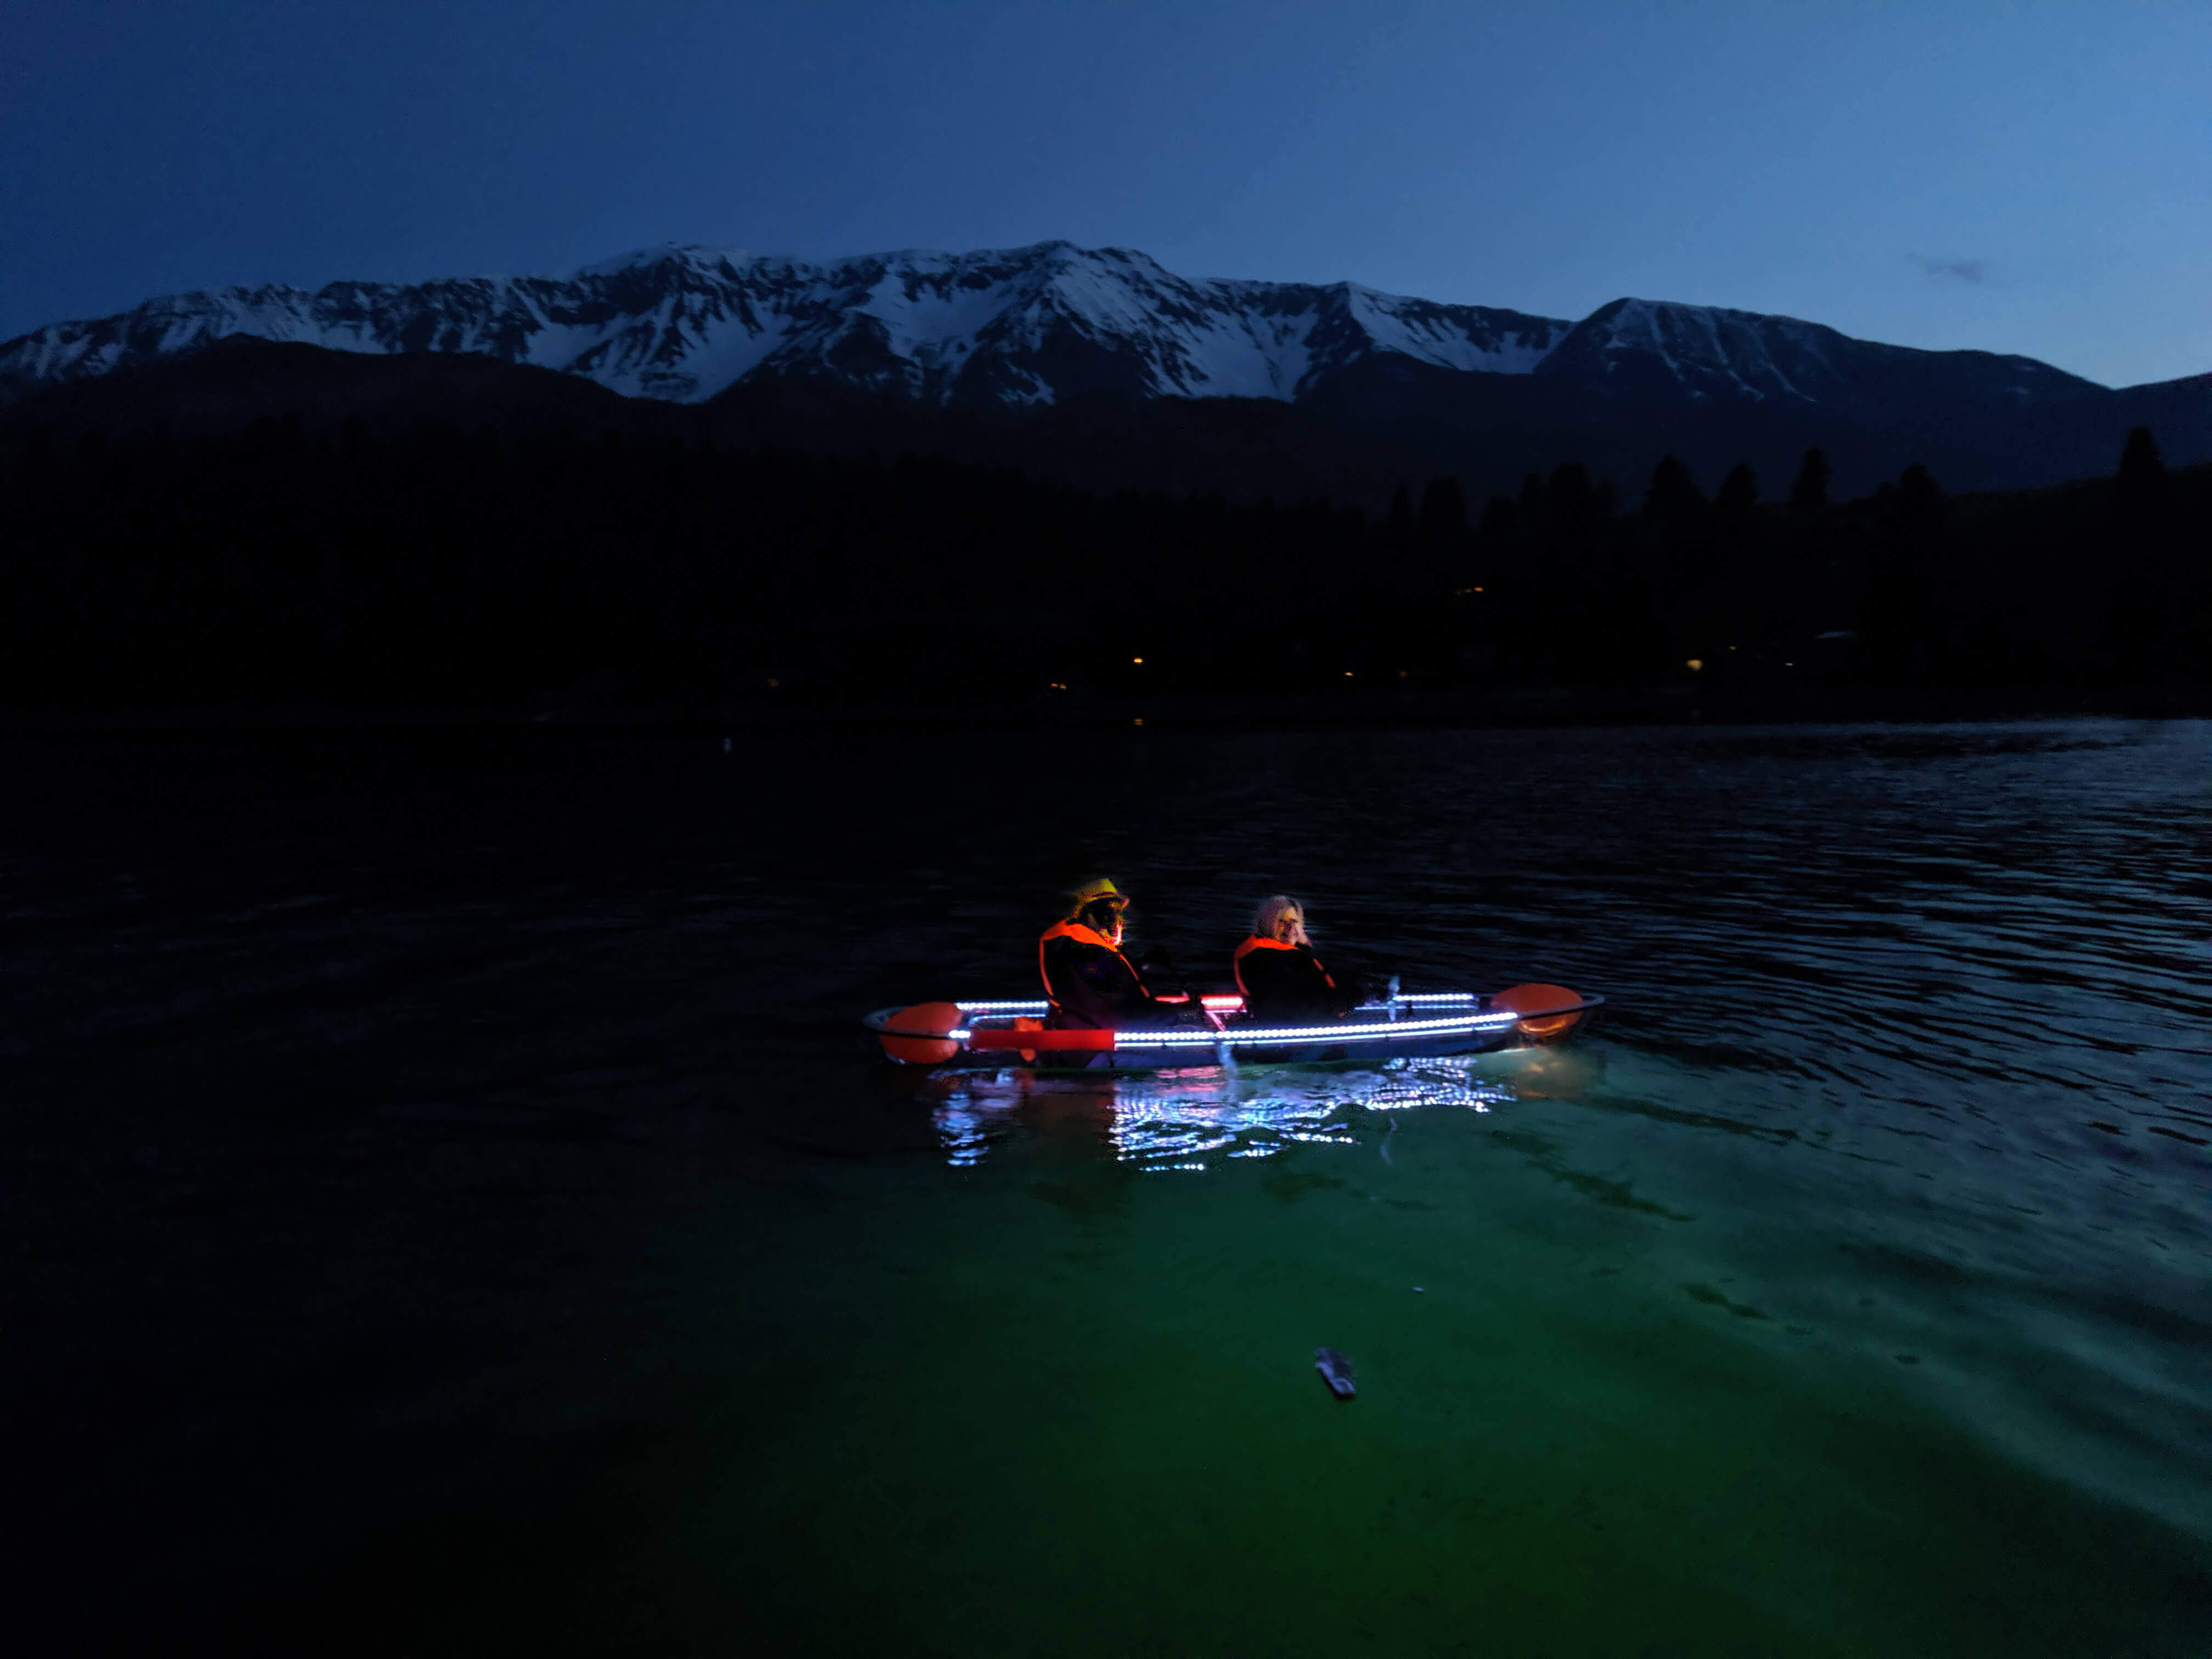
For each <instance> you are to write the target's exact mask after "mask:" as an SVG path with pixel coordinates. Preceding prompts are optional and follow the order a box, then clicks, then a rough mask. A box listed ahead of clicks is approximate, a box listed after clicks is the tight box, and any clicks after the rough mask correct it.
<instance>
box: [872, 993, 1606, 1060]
mask: <svg viewBox="0 0 2212 1659" xmlns="http://www.w3.org/2000/svg"><path fill="white" fill-rule="evenodd" d="M1200 1005H1201V1006H1191V1005H1190V1004H1188V1002H1187V1003H1185V1004H1184V1005H1183V1006H1182V1008H1181V1009H1179V1010H1178V1011H1177V1012H1176V1013H1175V1014H1174V1015H1172V1016H1171V1018H1172V1021H1173V1023H1171V1024H1148V1025H1145V1026H1142V1027H1133V1028H1129V1029H1126V1030H1046V1029H1045V1025H1044V1022H1045V1017H1046V1016H1047V1015H1048V1014H1049V1013H1050V1012H1051V1005H1050V1004H1049V1003H1047V1002H1044V1001H1042V1000H1039V1001H1036V1002H924V1003H917V1004H915V1005H914V1006H911V1007H906V1008H878V1010H877V1011H876V1012H873V1013H872V1014H870V1015H868V1016H867V1018H866V1019H865V1020H864V1021H862V1024H865V1025H866V1027H867V1029H868V1030H871V1031H872V1032H874V1033H875V1034H876V1036H878V1038H879V1039H880V1040H881V1042H882V1043H883V1047H884V1053H885V1054H887V1055H889V1056H890V1058H891V1059H893V1060H897V1061H898V1062H900V1063H901V1064H902V1065H908V1066H942V1067H947V1068H954V1069H957V1068H959V1067H963V1066H1007V1065H1033V1066H1041V1067H1049V1068H1052V1069H1054V1070H1085V1071H1141V1070H1146V1069H1150V1068H1152V1067H1156V1066H1203V1065H1206V1064H1207V1063H1208V1062H1218V1063H1221V1064H1225V1065H1226V1064H1231V1063H1238V1062H1241V1063H1245V1064H1256V1065H1266V1064H1283V1063H1295V1064H1301V1065H1307V1064H1316V1063H1321V1062H1327V1061H1334V1060H1391V1059H1399V1058H1408V1059H1411V1058H1426V1057H1431V1056H1436V1055H1441V1054H1480V1053H1483V1052H1484V1051H1486V1050H1488V1049H1492V1048H1516V1047H1519V1046H1522V1045H1523V1044H1527V1043H1531V1042H1558V1041H1559V1039H1560V1038H1562V1037H1564V1036H1566V1035H1567V1034H1568V1033H1569V1032H1571V1031H1573V1030H1578V1029H1580V1028H1581V1027H1583V1026H1584V1025H1586V1024H1588V1023H1589V1021H1590V1020H1591V1019H1593V1018H1595V1016H1596V1012H1597V1011H1598V1010H1599V1009H1600V1008H1601V1007H1603V1006H1605V999H1604V998H1603V997H1599V996H1584V995H1583V994H1580V993H1577V992H1574V991H1570V990H1568V989H1567V988H1566V987H1564V986H1559V985H1516V986H1514V987H1511V988H1510V989H1509V990H1504V991H1500V992H1498V993H1496V994H1493V995H1489V996H1485V995H1482V994H1478V993H1476V992H1473V991H1437V992H1430V993H1426V994H1417V995H1408V996H1392V997H1389V998H1385V999H1383V1000H1378V1001H1374V1002H1366V1003H1362V1004H1361V1005H1360V1006H1358V1007H1357V1008H1355V1009H1353V1010H1352V1012H1351V1013H1350V1014H1348V1015H1346V1017H1345V1018H1342V1019H1340V1020H1330V1021H1328V1022H1325V1023H1323V1024H1314V1025H1268V1024H1261V1023H1260V1022H1257V1021H1255V1020H1253V1019H1252V1018H1249V1016H1248V1015H1246V1014H1245V1012H1244V1003H1243V998H1241V997H1236V996H1206V997H1204V998H1201V999H1200Z"/></svg>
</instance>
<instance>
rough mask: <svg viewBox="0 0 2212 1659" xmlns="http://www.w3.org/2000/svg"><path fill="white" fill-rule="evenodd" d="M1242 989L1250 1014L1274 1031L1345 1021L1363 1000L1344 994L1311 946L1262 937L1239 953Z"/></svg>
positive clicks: (1236, 963) (1239, 983)
mask: <svg viewBox="0 0 2212 1659" xmlns="http://www.w3.org/2000/svg"><path fill="white" fill-rule="evenodd" d="M1235 966H1236V969H1237V989H1238V990H1240V991H1242V992H1243V994H1244V1012H1245V1013H1246V1014H1247V1015H1249V1017H1250V1018H1253V1019H1255V1020H1257V1021H1259V1022H1260V1023H1261V1024H1268V1025H1300V1024H1315V1023H1318V1022H1320V1021H1323V1020H1331V1019H1336V1018H1341V1017H1342V1016H1343V1015H1345V1014H1346V1013H1348V1012H1351V1011H1352V1008H1353V1007H1354V1006H1357V1004H1358V1000H1359V999H1358V996H1357V995H1356V994H1352V992H1349V991H1346V990H1345V989H1343V988H1341V987H1339V986H1338V984H1337V982H1336V981H1334V980H1333V979H1331V978H1330V977H1329V974H1328V969H1326V968H1324V967H1322V965H1321V958H1320V957H1316V955H1314V953H1313V946H1311V945H1285V944H1284V943H1283V942H1282V941H1281V940H1280V939H1261V937H1259V936H1258V935H1257V934H1255V935H1254V936H1253V937H1252V938H1250V939H1246V940H1245V941H1244V942H1243V944H1242V945H1238V946H1237V957H1236V962H1235Z"/></svg>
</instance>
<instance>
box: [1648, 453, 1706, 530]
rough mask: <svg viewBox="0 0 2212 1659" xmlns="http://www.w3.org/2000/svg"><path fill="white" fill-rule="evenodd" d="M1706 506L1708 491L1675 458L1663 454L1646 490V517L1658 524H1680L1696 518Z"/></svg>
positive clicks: (1653, 470)
mask: <svg viewBox="0 0 2212 1659" xmlns="http://www.w3.org/2000/svg"><path fill="white" fill-rule="evenodd" d="M1704 511H1705V492H1704V491H1703V490H1701V489H1699V488H1698V484H1697V480H1696V479H1694V478H1692V477H1691V476H1690V469H1689V468H1688V467H1686V466H1685V465H1682V463H1681V462H1680V461H1678V460H1676V459H1674V457H1673V456H1672V455H1662V456H1661V457H1660V458H1659V465H1656V466H1655V467H1653V468H1652V469H1651V482H1650V484H1649V485H1647V486H1646V487H1645V489H1644V517H1645V518H1647V519H1650V520H1652V521H1653V522H1655V523H1657V524H1664V525H1680V524H1682V523H1685V522H1686V521H1688V520H1694V519H1695V518H1697V517H1698V515H1699V513H1703V512H1704Z"/></svg>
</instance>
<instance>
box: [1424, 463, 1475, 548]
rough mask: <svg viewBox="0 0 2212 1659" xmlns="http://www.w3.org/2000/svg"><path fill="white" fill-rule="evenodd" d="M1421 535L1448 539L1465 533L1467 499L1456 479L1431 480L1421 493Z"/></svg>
mask: <svg viewBox="0 0 2212 1659" xmlns="http://www.w3.org/2000/svg"><path fill="white" fill-rule="evenodd" d="M1420 523H1421V533H1422V534H1423V535H1424V536H1430V537H1436V538H1448V537H1453V536H1460V535H1464V534H1465V533H1466V532H1467V497H1466V495H1463V494H1462V492H1461V490H1460V487H1459V480H1458V479H1457V478H1431V479H1430V480H1429V487H1428V488H1427V489H1425V490H1423V491H1422V492H1421V520H1420Z"/></svg>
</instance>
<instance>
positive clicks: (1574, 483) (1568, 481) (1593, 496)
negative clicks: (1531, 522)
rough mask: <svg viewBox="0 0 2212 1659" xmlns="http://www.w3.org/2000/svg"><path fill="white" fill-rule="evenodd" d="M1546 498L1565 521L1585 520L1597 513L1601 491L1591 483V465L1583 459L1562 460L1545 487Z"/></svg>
mask: <svg viewBox="0 0 2212 1659" xmlns="http://www.w3.org/2000/svg"><path fill="white" fill-rule="evenodd" d="M1544 502H1545V505H1546V506H1547V507H1550V508H1551V511H1552V516H1553V518H1554V519H1556V520H1558V521H1559V523H1561V524H1566V525H1577V524H1583V523H1585V522H1587V521H1588V520H1589V519H1591V518H1593V517H1595V514H1596V512H1597V491H1596V489H1595V488H1594V487H1593V486H1592V485H1591V483H1590V475H1589V468H1588V467H1586V466H1584V465H1583V464H1582V463H1581V462H1580V461H1562V462H1560V463H1559V465H1557V466H1555V467H1553V469H1552V477H1551V482H1550V483H1548V484H1547V485H1546V486H1545V489H1544Z"/></svg>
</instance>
